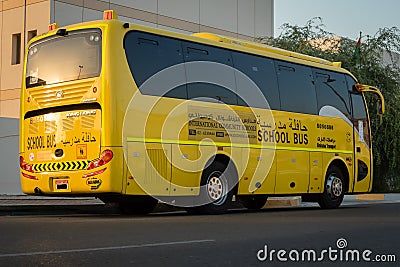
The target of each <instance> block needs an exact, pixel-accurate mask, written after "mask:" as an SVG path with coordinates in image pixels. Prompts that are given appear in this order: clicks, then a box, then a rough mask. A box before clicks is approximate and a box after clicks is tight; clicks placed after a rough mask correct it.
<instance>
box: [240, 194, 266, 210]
mask: <svg viewBox="0 0 400 267" xmlns="http://www.w3.org/2000/svg"><path fill="white" fill-rule="evenodd" d="M267 199H268V196H266V195H250V196H241V197H240V198H239V201H240V202H241V203H242V205H243V206H244V207H245V208H246V209H249V210H259V209H262V208H263V207H264V206H265V203H267Z"/></svg>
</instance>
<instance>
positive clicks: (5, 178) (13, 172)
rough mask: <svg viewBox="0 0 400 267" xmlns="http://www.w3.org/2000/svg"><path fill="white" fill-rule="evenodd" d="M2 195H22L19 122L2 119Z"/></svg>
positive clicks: (0, 131)
mask: <svg viewBox="0 0 400 267" xmlns="http://www.w3.org/2000/svg"><path fill="white" fill-rule="evenodd" d="M0 125H1V127H0V195H1V194H13V195H21V194H22V190H21V185H20V181H19V173H18V172H19V155H18V134H19V130H18V129H19V120H18V119H12V118H0Z"/></svg>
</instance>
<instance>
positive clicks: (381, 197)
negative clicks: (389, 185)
mask: <svg viewBox="0 0 400 267" xmlns="http://www.w3.org/2000/svg"><path fill="white" fill-rule="evenodd" d="M356 200H385V194H362V195H356Z"/></svg>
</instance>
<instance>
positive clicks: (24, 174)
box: [22, 173, 39, 180]
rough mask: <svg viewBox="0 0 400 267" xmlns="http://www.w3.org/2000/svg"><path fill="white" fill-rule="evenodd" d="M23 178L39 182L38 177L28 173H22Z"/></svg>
mask: <svg viewBox="0 0 400 267" xmlns="http://www.w3.org/2000/svg"><path fill="white" fill-rule="evenodd" d="M22 176H24V177H25V178H28V179H32V180H39V179H38V178H37V177H36V176H33V175H29V174H27V173H22Z"/></svg>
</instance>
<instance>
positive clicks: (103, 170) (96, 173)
mask: <svg viewBox="0 0 400 267" xmlns="http://www.w3.org/2000/svg"><path fill="white" fill-rule="evenodd" d="M106 170H107V168H104V169H101V170H98V171H95V172H91V173H88V174H84V175H82V178H88V177H92V176H95V175H99V174H102V173H103V172H105V171H106Z"/></svg>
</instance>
